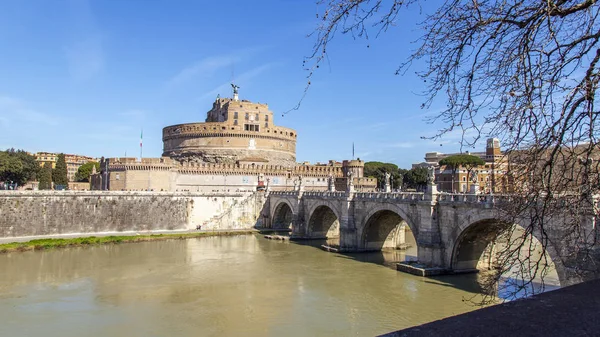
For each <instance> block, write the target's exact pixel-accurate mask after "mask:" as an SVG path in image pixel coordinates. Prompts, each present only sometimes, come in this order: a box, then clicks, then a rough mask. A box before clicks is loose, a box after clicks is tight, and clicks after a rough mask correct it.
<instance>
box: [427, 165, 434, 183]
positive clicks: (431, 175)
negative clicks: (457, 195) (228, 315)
mask: <svg viewBox="0 0 600 337" xmlns="http://www.w3.org/2000/svg"><path fill="white" fill-rule="evenodd" d="M427 185H435V167H433V166H429V167H428V168H427Z"/></svg>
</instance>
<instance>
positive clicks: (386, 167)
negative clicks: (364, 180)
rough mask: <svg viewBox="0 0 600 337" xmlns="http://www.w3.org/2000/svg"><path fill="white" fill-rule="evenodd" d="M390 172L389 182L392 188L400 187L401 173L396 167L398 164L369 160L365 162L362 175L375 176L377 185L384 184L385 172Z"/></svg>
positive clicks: (381, 185)
mask: <svg viewBox="0 0 600 337" xmlns="http://www.w3.org/2000/svg"><path fill="white" fill-rule="evenodd" d="M386 172H387V173H389V174H391V175H392V176H391V179H390V180H391V181H390V182H391V183H392V185H393V187H394V188H396V187H400V186H401V182H402V175H401V174H400V171H399V169H398V165H396V164H392V163H382V162H378V161H369V162H366V163H365V168H364V176H365V177H371V178H377V184H378V187H380V188H383V187H384V186H385V173H386Z"/></svg>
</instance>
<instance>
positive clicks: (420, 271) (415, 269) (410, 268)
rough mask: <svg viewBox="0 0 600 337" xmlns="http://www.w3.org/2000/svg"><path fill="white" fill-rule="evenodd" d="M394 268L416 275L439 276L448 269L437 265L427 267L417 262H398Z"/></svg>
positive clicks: (446, 272)
mask: <svg viewBox="0 0 600 337" xmlns="http://www.w3.org/2000/svg"><path fill="white" fill-rule="evenodd" d="M396 270H397V271H401V272H404V273H409V274H413V275H417V276H423V277H427V276H439V275H445V274H448V270H447V269H444V268H439V267H428V266H426V265H423V264H420V263H418V262H400V263H397V264H396Z"/></svg>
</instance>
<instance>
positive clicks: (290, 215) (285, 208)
mask: <svg viewBox="0 0 600 337" xmlns="http://www.w3.org/2000/svg"><path fill="white" fill-rule="evenodd" d="M293 209H294V208H293V206H292V205H291V204H290V203H289V202H288V201H287V200H281V201H279V202H278V203H277V204H276V206H275V207H274V208H273V211H272V212H271V214H272V215H273V216H272V222H271V228H273V229H282V230H288V229H292V226H293V224H294V219H295V218H296V214H295V213H294V211H293Z"/></svg>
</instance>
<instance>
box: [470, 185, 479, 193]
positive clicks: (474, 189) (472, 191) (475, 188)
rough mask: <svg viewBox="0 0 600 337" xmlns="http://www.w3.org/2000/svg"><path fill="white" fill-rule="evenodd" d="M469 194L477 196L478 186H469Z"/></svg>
mask: <svg viewBox="0 0 600 337" xmlns="http://www.w3.org/2000/svg"><path fill="white" fill-rule="evenodd" d="M469 193H471V194H479V184H473V185H471V188H470V189H469Z"/></svg>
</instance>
